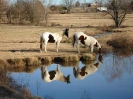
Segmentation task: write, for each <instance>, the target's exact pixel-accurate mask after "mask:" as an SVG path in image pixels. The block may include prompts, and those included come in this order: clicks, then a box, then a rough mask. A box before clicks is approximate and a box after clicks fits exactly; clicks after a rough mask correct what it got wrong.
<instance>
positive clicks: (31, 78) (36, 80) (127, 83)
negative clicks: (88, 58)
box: [9, 53, 133, 99]
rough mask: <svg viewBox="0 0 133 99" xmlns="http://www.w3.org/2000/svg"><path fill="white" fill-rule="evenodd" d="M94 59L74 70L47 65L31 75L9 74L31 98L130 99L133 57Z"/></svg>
mask: <svg viewBox="0 0 133 99" xmlns="http://www.w3.org/2000/svg"><path fill="white" fill-rule="evenodd" d="M98 57H99V56H97V60H96V61H92V62H78V63H77V66H71V65H70V66H62V65H59V64H51V65H49V66H42V67H39V68H37V69H36V70H34V71H33V72H32V73H26V72H9V73H10V75H11V76H12V77H13V78H14V79H15V80H16V81H17V82H18V83H20V84H21V85H26V86H27V87H28V88H29V89H30V91H31V93H32V94H33V95H35V96H40V97H42V98H46V99H133V55H130V56H128V57H127V56H120V55H119V56H117V55H115V54H112V53H107V54H103V55H102V58H103V60H102V62H100V61H99V59H98ZM94 64H95V65H94ZM81 68H82V69H81ZM44 71H46V72H45V73H44ZM49 71H51V72H50V73H48V72H49ZM57 71H58V73H57ZM45 74H51V76H49V77H48V76H47V77H46V75H45ZM54 74H57V75H58V76H60V78H59V77H57V75H56V76H53V75H54ZM55 77H56V78H55ZM53 79H54V80H53ZM57 79H58V80H57ZM50 81H51V82H50ZM69 81H70V82H69Z"/></svg>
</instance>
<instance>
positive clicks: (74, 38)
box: [73, 35, 76, 47]
mask: <svg viewBox="0 0 133 99" xmlns="http://www.w3.org/2000/svg"><path fill="white" fill-rule="evenodd" d="M75 40H76V37H75V35H73V47H74V44H75Z"/></svg>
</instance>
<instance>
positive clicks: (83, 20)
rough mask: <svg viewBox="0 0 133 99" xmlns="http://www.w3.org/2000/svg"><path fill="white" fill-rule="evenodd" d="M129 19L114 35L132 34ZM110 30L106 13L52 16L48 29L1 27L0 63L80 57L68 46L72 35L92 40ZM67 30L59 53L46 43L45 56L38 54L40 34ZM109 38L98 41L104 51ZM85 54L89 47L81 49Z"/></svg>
mask: <svg viewBox="0 0 133 99" xmlns="http://www.w3.org/2000/svg"><path fill="white" fill-rule="evenodd" d="M132 19H133V14H128V15H127V17H126V20H125V22H124V23H123V24H122V26H124V28H118V29H113V31H118V32H120V33H125V32H126V33H132V31H133V25H132V24H131V23H132V21H133V20H132ZM110 26H113V21H112V20H111V19H110V17H109V16H108V15H107V14H105V13H79V14H78V13H77V14H53V15H51V16H50V20H49V27H45V26H26V25H25V26H24V25H8V24H0V59H1V60H7V59H17V58H27V57H30V58H32V57H41V56H42V57H43V56H48V57H53V56H73V55H79V54H78V53H77V49H76V48H73V47H72V45H71V38H72V35H73V33H74V32H78V31H82V32H85V33H86V34H88V35H92V36H94V35H96V34H100V33H105V31H106V30H111V28H109V27H110ZM66 27H67V28H69V29H70V31H69V36H70V38H67V37H65V36H64V37H63V40H62V42H61V43H60V46H59V52H58V53H57V52H56V45H55V43H48V45H47V51H48V52H47V53H45V52H44V51H43V52H42V53H40V52H39V51H40V49H39V47H40V44H39V42H40V35H41V34H42V33H43V32H45V31H49V32H58V31H61V30H63V29H65V28H66ZM112 34H113V33H112ZM112 34H109V35H107V36H105V37H100V38H98V40H99V42H100V43H101V45H102V46H103V48H104V49H106V48H107V47H108V46H107V45H106V42H107V41H108V40H109V39H111V38H112V37H111V35H112ZM115 34H116V33H115ZM64 42H65V43H64ZM88 50H89V48H88V47H86V48H81V53H86V52H89V51H88Z"/></svg>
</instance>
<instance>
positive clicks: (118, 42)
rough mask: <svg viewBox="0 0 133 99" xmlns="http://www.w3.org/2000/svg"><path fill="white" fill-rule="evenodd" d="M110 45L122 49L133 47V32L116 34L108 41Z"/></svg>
mask: <svg viewBox="0 0 133 99" xmlns="http://www.w3.org/2000/svg"><path fill="white" fill-rule="evenodd" d="M107 44H108V45H109V46H112V47H114V48H120V49H133V34H132V33H121V34H116V35H115V36H113V37H112V39H111V40H109V41H107Z"/></svg>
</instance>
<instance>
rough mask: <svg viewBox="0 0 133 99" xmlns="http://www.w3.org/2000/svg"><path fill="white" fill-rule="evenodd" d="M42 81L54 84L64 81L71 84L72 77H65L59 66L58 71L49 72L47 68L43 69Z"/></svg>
mask: <svg viewBox="0 0 133 99" xmlns="http://www.w3.org/2000/svg"><path fill="white" fill-rule="evenodd" d="M41 71H42V79H43V80H44V81H45V82H52V81H54V80H58V81H62V82H67V83H70V75H68V76H67V77H65V76H64V74H63V73H62V72H61V70H60V68H59V66H57V69H56V70H52V71H48V70H47V67H42V68H41Z"/></svg>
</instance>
